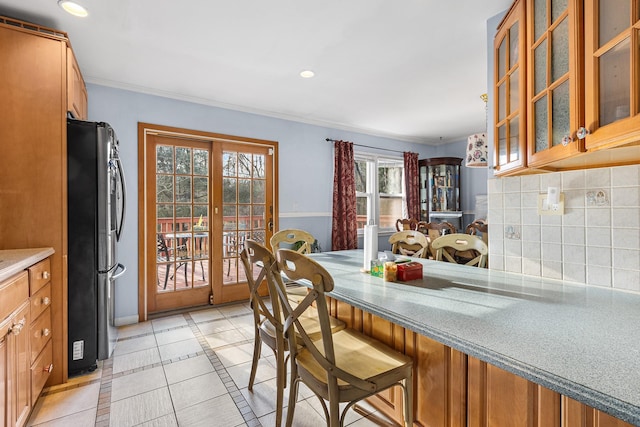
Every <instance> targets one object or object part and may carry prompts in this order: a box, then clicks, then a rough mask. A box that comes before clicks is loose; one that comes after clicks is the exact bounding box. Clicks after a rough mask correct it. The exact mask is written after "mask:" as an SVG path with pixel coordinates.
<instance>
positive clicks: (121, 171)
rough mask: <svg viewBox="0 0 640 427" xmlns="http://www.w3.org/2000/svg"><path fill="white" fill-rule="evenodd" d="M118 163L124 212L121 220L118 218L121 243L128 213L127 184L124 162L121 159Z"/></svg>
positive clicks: (117, 237) (118, 237) (118, 238)
mask: <svg viewBox="0 0 640 427" xmlns="http://www.w3.org/2000/svg"><path fill="white" fill-rule="evenodd" d="M116 161H117V162H118V175H119V176H120V187H121V188H122V212H121V213H120V218H118V222H119V223H118V226H117V227H118V229H117V230H116V240H117V241H120V236H121V235H122V228H123V227H124V218H125V213H126V211H127V184H126V182H125V179H124V169H123V168H122V161H121V160H120V157H117V158H116Z"/></svg>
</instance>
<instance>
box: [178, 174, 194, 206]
mask: <svg viewBox="0 0 640 427" xmlns="http://www.w3.org/2000/svg"><path fill="white" fill-rule="evenodd" d="M176 202H182V203H190V202H191V177H190V176H176Z"/></svg>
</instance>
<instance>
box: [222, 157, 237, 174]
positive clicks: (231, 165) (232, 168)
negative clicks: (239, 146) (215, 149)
mask: <svg viewBox="0 0 640 427" xmlns="http://www.w3.org/2000/svg"><path fill="white" fill-rule="evenodd" d="M236 163H237V162H236V153H229V152H224V153H222V175H223V176H237V174H236Z"/></svg>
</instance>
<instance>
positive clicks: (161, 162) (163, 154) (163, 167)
mask: <svg viewBox="0 0 640 427" xmlns="http://www.w3.org/2000/svg"><path fill="white" fill-rule="evenodd" d="M156 172H157V173H173V147H167V146H164V145H160V146H158V147H157V148H156Z"/></svg>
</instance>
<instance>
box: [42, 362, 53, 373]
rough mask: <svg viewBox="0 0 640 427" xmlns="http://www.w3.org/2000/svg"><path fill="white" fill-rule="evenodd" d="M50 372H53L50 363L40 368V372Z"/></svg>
mask: <svg viewBox="0 0 640 427" xmlns="http://www.w3.org/2000/svg"><path fill="white" fill-rule="evenodd" d="M51 371H53V363H50V364H49V366H45V367H43V368H42V372H48V373H51Z"/></svg>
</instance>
